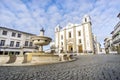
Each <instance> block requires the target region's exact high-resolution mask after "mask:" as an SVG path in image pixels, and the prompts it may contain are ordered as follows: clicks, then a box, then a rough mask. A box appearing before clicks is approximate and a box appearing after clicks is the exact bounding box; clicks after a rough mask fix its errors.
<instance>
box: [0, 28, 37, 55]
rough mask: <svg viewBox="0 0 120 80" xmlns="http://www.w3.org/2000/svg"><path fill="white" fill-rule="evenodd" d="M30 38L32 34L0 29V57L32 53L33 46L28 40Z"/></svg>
mask: <svg viewBox="0 0 120 80" xmlns="http://www.w3.org/2000/svg"><path fill="white" fill-rule="evenodd" d="M32 36H34V34H30V33H26V32H22V31H18V30H14V29H9V28H6V27H0V55H9V54H17V55H23V54H24V53H26V52H32V51H34V50H35V46H34V45H33V43H32V41H31V40H30V39H31V37H32Z"/></svg>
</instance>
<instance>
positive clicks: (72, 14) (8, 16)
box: [0, 0, 120, 47]
mask: <svg viewBox="0 0 120 80" xmlns="http://www.w3.org/2000/svg"><path fill="white" fill-rule="evenodd" d="M119 12H120V0H0V26H5V27H8V28H12V29H17V30H20V31H25V32H29V33H34V34H37V35H38V34H39V30H40V29H41V27H44V28H45V30H46V32H45V35H47V36H50V37H52V38H53V40H54V28H55V26H56V25H57V24H60V25H61V27H64V26H65V25H67V23H69V22H70V23H81V20H82V17H83V16H84V15H85V14H88V15H90V16H91V19H92V31H93V33H94V34H95V35H96V36H97V40H98V41H99V42H100V43H101V44H102V47H103V42H104V38H105V37H107V36H109V35H110V33H111V31H112V30H113V29H114V26H115V25H116V24H117V22H118V21H119V19H118V18H117V15H118V13H119Z"/></svg>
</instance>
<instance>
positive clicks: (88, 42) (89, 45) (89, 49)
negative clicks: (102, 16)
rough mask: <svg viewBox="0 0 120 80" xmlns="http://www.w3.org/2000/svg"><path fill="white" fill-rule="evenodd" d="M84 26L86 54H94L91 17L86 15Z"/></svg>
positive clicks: (83, 20)
mask: <svg viewBox="0 0 120 80" xmlns="http://www.w3.org/2000/svg"><path fill="white" fill-rule="evenodd" d="M82 25H83V32H84V35H83V36H84V52H85V53H93V38H92V27H91V26H92V23H91V18H90V16H89V15H84V17H83V19H82Z"/></svg>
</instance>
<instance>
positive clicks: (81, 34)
mask: <svg viewBox="0 0 120 80" xmlns="http://www.w3.org/2000/svg"><path fill="white" fill-rule="evenodd" d="M91 26H92V23H91V19H90V17H89V16H88V15H85V16H84V17H83V19H82V23H81V24H72V23H69V24H68V25H67V26H66V27H64V28H61V27H60V26H59V25H57V26H56V27H55V46H56V48H57V49H58V51H59V52H77V53H93V52H94V49H93V37H92V28H91Z"/></svg>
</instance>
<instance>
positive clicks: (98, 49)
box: [93, 34, 101, 54]
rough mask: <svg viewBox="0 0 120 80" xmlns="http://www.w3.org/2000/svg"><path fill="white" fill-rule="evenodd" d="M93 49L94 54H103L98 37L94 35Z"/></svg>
mask: <svg viewBox="0 0 120 80" xmlns="http://www.w3.org/2000/svg"><path fill="white" fill-rule="evenodd" d="M93 49H94V54H99V53H100V52H101V44H100V43H99V42H98V41H97V37H96V35H94V34H93Z"/></svg>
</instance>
